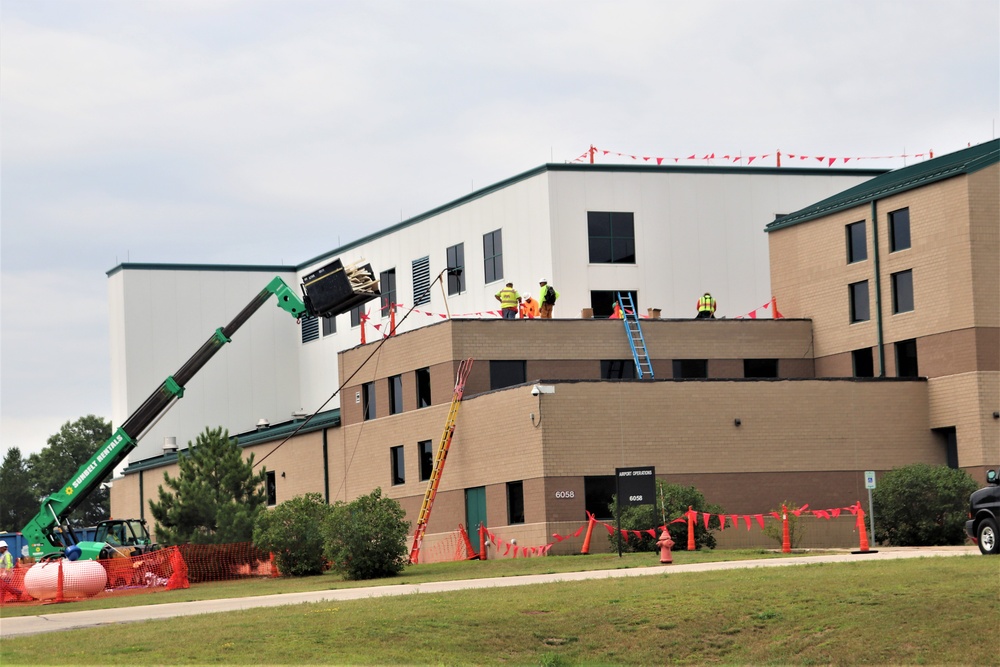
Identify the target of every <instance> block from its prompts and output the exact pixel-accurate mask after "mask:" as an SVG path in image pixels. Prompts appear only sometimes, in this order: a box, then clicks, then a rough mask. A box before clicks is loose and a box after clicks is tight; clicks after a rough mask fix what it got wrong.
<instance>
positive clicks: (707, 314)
mask: <svg viewBox="0 0 1000 667" xmlns="http://www.w3.org/2000/svg"><path fill="white" fill-rule="evenodd" d="M715 307H716V303H715V297H713V296H712V295H711V294H709V293H708V292H705V294H703V295H702V297H701V298H700V299H698V317H697V319H699V320H703V319H713V320H714V319H715Z"/></svg>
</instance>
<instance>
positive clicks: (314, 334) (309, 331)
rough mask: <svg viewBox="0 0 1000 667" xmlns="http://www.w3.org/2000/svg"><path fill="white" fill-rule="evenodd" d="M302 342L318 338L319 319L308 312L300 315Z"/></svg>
mask: <svg viewBox="0 0 1000 667" xmlns="http://www.w3.org/2000/svg"><path fill="white" fill-rule="evenodd" d="M301 322H302V342H303V343H308V342H310V341H314V340H319V320H317V319H316V318H315V317H314V316H312V315H310V314H309V313H304V314H303V315H302V319H301Z"/></svg>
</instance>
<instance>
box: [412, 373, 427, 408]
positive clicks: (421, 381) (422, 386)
mask: <svg viewBox="0 0 1000 667" xmlns="http://www.w3.org/2000/svg"><path fill="white" fill-rule="evenodd" d="M415 375H416V376H417V407H418V408H426V407H427V406H429V405H430V404H431V369H429V368H418V369H417V370H416V372H415Z"/></svg>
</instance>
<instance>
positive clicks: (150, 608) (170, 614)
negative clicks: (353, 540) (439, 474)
mask: <svg viewBox="0 0 1000 667" xmlns="http://www.w3.org/2000/svg"><path fill="white" fill-rule="evenodd" d="M967 554H976V555H978V554H979V550H978V549H977V548H976V547H919V548H888V549H885V548H883V549H879V550H878V552H877V553H876V552H870V553H867V554H857V555H855V554H851V553H848V552H845V553H843V554H835V555H828V556H802V557H792V558H780V559H770V560H742V561H726V562H719V563H697V564H692V565H657V566H656V567H637V568H631V569H627V570H593V571H589V572H563V573H559V574H531V575H525V576H520V577H497V578H493V579H465V580H462V581H437V582H430V583H425V584H406V585H401V586H372V587H370V588H348V589H341V590H325V591H308V592H305V593H285V594H281V595H261V596H256V597H247V598H229V599H224V600H201V601H197V602H172V603H168V604H155V605H147V606H143V607H122V608H120V609H99V610H93V611H70V612H65V613H60V614H41V615H38V616H20V617H16V618H4V619H2V622H0V639H8V638H10V637H18V636H21V635H33V634H39V633H42V632H58V631H60V630H74V629H77V628H91V627H95V626H100V625H110V624H114V623H132V622H135V621H147V620H155V619H163V618H174V617H175V616H192V615H195V614H214V613H217V612H226V611H237V610H241V609H253V608H255V607H279V606H283V605H292V604H301V603H303V602H331V601H339V600H358V599H364V598H375V597H384V596H389V595H413V594H415V593H442V592H446V591H458V590H464V589H472V588H500V587H505V586H527V585H531V584H541V583H551V582H558V581H583V580H585V579H612V578H617V577H644V576H650V575H662V574H664V573H669V574H671V575H674V574H684V573H686V572H709V571H713V570H733V569H737V568H750V567H788V566H791V565H804V564H807V563H842V562H848V561H854V562H859V561H868V562H870V561H875V560H893V559H897V558H924V557H942V556H962V555H967Z"/></svg>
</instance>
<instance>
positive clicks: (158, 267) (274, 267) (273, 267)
mask: <svg viewBox="0 0 1000 667" xmlns="http://www.w3.org/2000/svg"><path fill="white" fill-rule="evenodd" d="M125 269H129V270H133V271H254V272H256V271H260V272H264V271H267V272H272V271H278V272H282V271H283V272H286V273H295V271H296V270H297V269H296V267H294V266H289V265H287V264H156V263H148V262H136V263H132V262H122V263H121V264H119V265H118V266H116V267H115V268H113V269H111V270H109V271H107V276H108V277H109V278H110V277H111V276H113V275H114V274H116V273H118V272H119V271H124V270H125Z"/></svg>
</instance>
